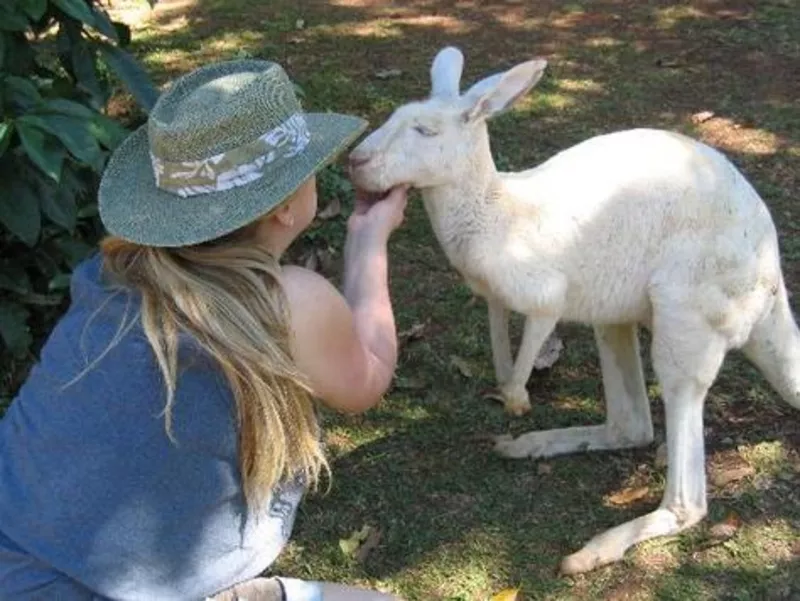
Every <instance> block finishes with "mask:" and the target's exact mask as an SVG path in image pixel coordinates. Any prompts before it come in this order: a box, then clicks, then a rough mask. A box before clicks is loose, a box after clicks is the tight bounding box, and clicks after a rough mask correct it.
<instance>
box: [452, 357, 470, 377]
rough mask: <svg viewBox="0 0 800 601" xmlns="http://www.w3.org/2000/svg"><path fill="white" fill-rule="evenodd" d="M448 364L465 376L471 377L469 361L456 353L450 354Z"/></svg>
mask: <svg viewBox="0 0 800 601" xmlns="http://www.w3.org/2000/svg"><path fill="white" fill-rule="evenodd" d="M450 365H453V366H454V367H455V368H456V369H457V370H458V371H459V372H461V375H462V376H464V377H465V378H471V377H472V368H471V367H470V366H469V363H467V362H466V361H464V359H462V358H461V357H459V356H458V355H450Z"/></svg>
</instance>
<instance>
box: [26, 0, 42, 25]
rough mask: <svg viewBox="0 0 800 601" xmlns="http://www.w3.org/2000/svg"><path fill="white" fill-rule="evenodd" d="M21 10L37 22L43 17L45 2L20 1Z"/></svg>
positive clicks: (39, 0)
mask: <svg viewBox="0 0 800 601" xmlns="http://www.w3.org/2000/svg"><path fill="white" fill-rule="evenodd" d="M21 4H22V10H24V11H25V12H26V13H27V15H28V16H29V17H30V18H31V19H33V20H34V21H38V20H39V19H41V18H42V16H44V12H45V11H46V10H47V0H22V1H21Z"/></svg>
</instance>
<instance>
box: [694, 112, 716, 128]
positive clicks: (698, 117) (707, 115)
mask: <svg viewBox="0 0 800 601" xmlns="http://www.w3.org/2000/svg"><path fill="white" fill-rule="evenodd" d="M713 118H714V111H700V112H699V113H695V114H694V115H692V123H694V124H695V125H699V124H701V123H705V122H706V121H708V120H709V119H713Z"/></svg>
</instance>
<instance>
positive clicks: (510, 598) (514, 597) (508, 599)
mask: <svg viewBox="0 0 800 601" xmlns="http://www.w3.org/2000/svg"><path fill="white" fill-rule="evenodd" d="M518 600H519V589H518V588H507V589H503V590H502V591H500V592H499V593H495V594H494V595H492V598H491V599H490V600H489V601H518Z"/></svg>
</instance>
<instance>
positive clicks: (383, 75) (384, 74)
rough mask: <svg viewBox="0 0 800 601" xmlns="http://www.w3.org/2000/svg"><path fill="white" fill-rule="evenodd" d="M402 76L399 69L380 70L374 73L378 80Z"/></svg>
mask: <svg viewBox="0 0 800 601" xmlns="http://www.w3.org/2000/svg"><path fill="white" fill-rule="evenodd" d="M402 74H403V71H402V70H400V69H381V70H380V71H376V72H375V77H377V78H378V79H389V78H390V77H399V76H401V75H402Z"/></svg>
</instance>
